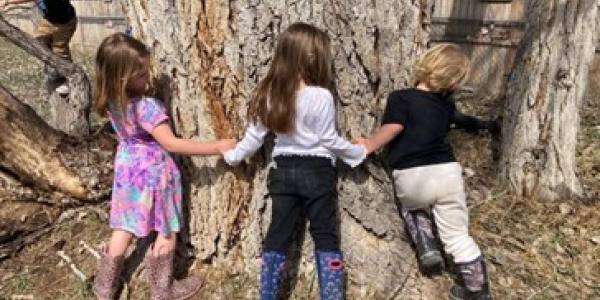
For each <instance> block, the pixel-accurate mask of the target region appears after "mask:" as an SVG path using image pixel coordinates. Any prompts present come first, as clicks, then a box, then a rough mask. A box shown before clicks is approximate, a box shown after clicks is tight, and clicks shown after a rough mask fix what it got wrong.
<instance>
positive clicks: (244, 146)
mask: <svg viewBox="0 0 600 300" xmlns="http://www.w3.org/2000/svg"><path fill="white" fill-rule="evenodd" d="M267 132H269V130H268V129H267V128H266V127H264V126H263V125H262V124H252V125H250V126H249V127H248V129H246V133H245V134H244V138H243V139H242V140H241V141H240V142H239V143H237V145H235V148H234V149H233V150H230V151H227V153H225V154H224V155H223V157H224V159H225V162H226V163H227V164H229V165H231V166H235V165H237V164H239V163H240V162H241V161H242V160H244V159H246V158H248V157H250V156H252V155H253V154H254V153H255V152H256V151H257V150H258V149H259V148H260V147H261V146H262V144H263V141H264V138H265V135H267Z"/></svg>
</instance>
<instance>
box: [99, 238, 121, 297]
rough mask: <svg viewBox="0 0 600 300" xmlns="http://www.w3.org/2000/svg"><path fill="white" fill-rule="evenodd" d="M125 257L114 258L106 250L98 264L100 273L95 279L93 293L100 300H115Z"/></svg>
mask: <svg viewBox="0 0 600 300" xmlns="http://www.w3.org/2000/svg"><path fill="white" fill-rule="evenodd" d="M122 269H123V256H117V257H112V256H110V255H108V252H107V251H106V250H104V251H102V257H101V258H100V261H99V262H98V271H97V272H96V277H95V278H94V287H93V288H92V292H93V293H94V295H96V297H98V299H100V300H113V299H115V294H116V293H117V289H118V287H119V281H120V280H119V279H120V275H121V270H122Z"/></svg>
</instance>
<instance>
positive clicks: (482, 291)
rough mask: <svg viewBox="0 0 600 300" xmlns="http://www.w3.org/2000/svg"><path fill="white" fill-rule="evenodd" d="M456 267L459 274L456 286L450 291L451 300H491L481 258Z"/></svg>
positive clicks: (483, 261) (485, 270) (485, 269)
mask: <svg viewBox="0 0 600 300" xmlns="http://www.w3.org/2000/svg"><path fill="white" fill-rule="evenodd" d="M456 266H457V267H458V272H459V274H458V280H457V282H456V284H455V285H454V286H453V287H452V288H451V289H450V295H449V296H450V299H451V300H492V295H491V294H490V288H489V283H488V275H487V268H486V265H485V260H484V259H483V256H479V257H478V258H476V259H475V260H474V261H472V262H468V263H461V264H456Z"/></svg>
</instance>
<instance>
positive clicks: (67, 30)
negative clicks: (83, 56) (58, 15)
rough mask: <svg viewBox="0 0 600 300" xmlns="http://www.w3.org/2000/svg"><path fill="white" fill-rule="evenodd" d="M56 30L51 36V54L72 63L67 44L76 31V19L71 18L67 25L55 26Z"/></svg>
mask: <svg viewBox="0 0 600 300" xmlns="http://www.w3.org/2000/svg"><path fill="white" fill-rule="evenodd" d="M55 28H56V30H54V32H53V34H52V52H54V54H56V55H59V56H60V57H62V58H64V59H66V60H69V61H72V58H71V50H70V49H69V43H70V42H71V38H73V35H74V34H75V30H76V29H77V18H73V20H71V21H70V22H69V23H67V24H60V25H55Z"/></svg>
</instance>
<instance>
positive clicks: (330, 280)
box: [315, 250, 344, 300]
mask: <svg viewBox="0 0 600 300" xmlns="http://www.w3.org/2000/svg"><path fill="white" fill-rule="evenodd" d="M315 260H316V261H317V271H318V273H319V290H320V292H321V300H342V299H344V260H343V258H342V253H340V252H328V251H319V250H317V251H316V252H315Z"/></svg>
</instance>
